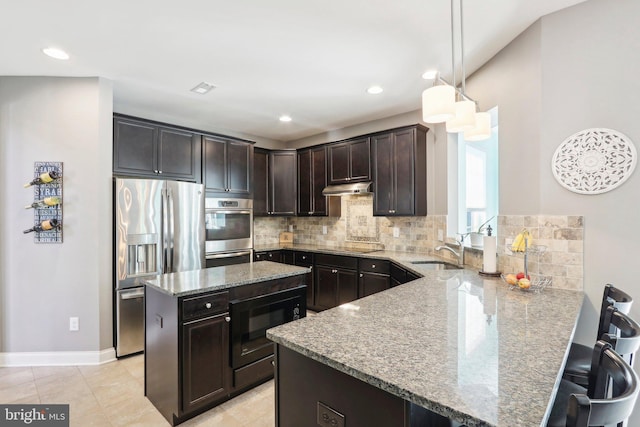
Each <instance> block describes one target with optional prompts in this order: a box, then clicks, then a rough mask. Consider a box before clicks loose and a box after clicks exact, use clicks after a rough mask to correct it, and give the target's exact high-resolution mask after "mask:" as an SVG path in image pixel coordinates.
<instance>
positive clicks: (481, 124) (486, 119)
mask: <svg viewBox="0 0 640 427" xmlns="http://www.w3.org/2000/svg"><path fill="white" fill-rule="evenodd" d="M489 138H491V115H490V114H489V113H476V125H475V127H474V128H473V129H469V130H465V131H464V139H465V140H467V141H483V140H485V139H489Z"/></svg>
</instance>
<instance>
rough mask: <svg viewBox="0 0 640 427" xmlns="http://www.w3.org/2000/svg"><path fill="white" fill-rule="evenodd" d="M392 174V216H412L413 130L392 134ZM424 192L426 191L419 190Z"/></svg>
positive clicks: (413, 181) (414, 193)
mask: <svg viewBox="0 0 640 427" xmlns="http://www.w3.org/2000/svg"><path fill="white" fill-rule="evenodd" d="M393 163H394V165H393V174H394V193H395V195H394V197H393V201H394V207H393V210H394V212H393V213H394V214H396V215H414V214H415V213H416V212H415V197H416V186H415V176H416V174H415V167H416V138H415V130H414V129H407V130H403V131H399V132H396V133H395V134H394V153H393ZM421 191H426V189H424V188H423V189H421Z"/></svg>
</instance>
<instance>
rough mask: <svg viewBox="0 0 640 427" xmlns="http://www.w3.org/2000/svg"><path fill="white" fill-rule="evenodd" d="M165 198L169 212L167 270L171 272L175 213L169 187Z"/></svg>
mask: <svg viewBox="0 0 640 427" xmlns="http://www.w3.org/2000/svg"><path fill="white" fill-rule="evenodd" d="M167 199H168V201H169V212H168V216H169V242H168V243H169V256H168V258H169V269H168V272H170V273H171V272H173V271H174V270H173V250H174V245H175V241H174V240H175V231H176V225H175V213H174V211H173V194H172V192H171V189H170V188H169V189H167Z"/></svg>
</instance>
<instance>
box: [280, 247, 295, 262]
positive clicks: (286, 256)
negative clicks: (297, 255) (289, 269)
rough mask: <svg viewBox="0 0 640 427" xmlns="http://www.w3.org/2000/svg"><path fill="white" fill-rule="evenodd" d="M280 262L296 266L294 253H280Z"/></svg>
mask: <svg viewBox="0 0 640 427" xmlns="http://www.w3.org/2000/svg"><path fill="white" fill-rule="evenodd" d="M280 262H281V263H283V264H289V265H294V261H293V251H290V250H286V249H282V250H281V251H280Z"/></svg>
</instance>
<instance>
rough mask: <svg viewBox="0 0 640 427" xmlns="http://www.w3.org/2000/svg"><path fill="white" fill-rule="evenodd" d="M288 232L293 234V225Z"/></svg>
mask: <svg viewBox="0 0 640 427" xmlns="http://www.w3.org/2000/svg"><path fill="white" fill-rule="evenodd" d="M289 231H290V232H291V233H293V225H290V226H289Z"/></svg>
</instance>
